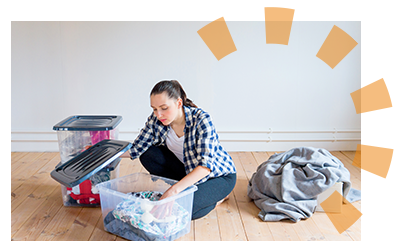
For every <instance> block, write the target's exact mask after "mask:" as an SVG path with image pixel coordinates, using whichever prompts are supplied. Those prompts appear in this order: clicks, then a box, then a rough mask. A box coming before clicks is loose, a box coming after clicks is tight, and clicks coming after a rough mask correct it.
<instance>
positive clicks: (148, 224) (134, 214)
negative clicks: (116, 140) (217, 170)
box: [96, 173, 197, 241]
mask: <svg viewBox="0 0 400 250" xmlns="http://www.w3.org/2000/svg"><path fill="white" fill-rule="evenodd" d="M175 183H176V181H175V180H171V179H167V178H163V177H158V176H154V175H150V174H146V173H136V174H131V175H127V176H124V177H120V178H117V179H114V180H111V181H107V182H103V183H100V184H98V185H96V187H97V188H98V190H99V191H100V199H101V210H102V213H103V222H104V229H105V230H106V231H108V232H110V233H113V234H116V235H118V236H121V237H123V238H126V239H128V240H157V241H159V240H160V241H161V240H164V241H171V240H175V239H177V238H179V237H181V236H183V235H185V234H187V233H189V232H190V225H191V219H192V206H193V193H194V192H195V191H196V190H197V187H196V186H194V185H193V186H190V187H188V188H187V189H185V190H184V191H182V192H181V193H179V194H177V195H175V196H172V197H169V198H166V199H163V200H158V199H152V198H148V197H149V196H151V195H149V194H153V195H154V194H157V193H158V194H159V193H163V192H165V191H166V190H167V189H168V188H169V187H171V186H172V185H173V184H175ZM138 194H141V195H142V197H137V196H138ZM143 194H144V196H147V197H146V198H143Z"/></svg>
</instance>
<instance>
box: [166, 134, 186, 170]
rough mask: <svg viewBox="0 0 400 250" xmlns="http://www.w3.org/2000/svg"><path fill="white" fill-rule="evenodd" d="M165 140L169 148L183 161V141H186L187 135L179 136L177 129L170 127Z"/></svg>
mask: <svg viewBox="0 0 400 250" xmlns="http://www.w3.org/2000/svg"><path fill="white" fill-rule="evenodd" d="M165 142H166V144H167V147H168V149H169V150H171V151H172V152H173V153H174V154H175V155H176V157H178V159H179V160H180V161H181V162H182V163H183V143H184V142H185V136H182V137H178V136H177V135H176V133H175V131H174V130H173V129H172V128H170V129H169V130H168V134H167V139H166V141H165Z"/></svg>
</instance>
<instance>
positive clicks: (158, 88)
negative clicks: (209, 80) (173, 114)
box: [150, 80, 197, 108]
mask: <svg viewBox="0 0 400 250" xmlns="http://www.w3.org/2000/svg"><path fill="white" fill-rule="evenodd" d="M163 92H166V93H167V95H168V97H169V98H173V99H175V100H178V99H179V98H181V99H182V102H183V106H189V107H194V108H197V106H196V105H195V104H194V103H193V102H192V101H191V100H190V99H189V98H187V97H186V93H185V91H184V90H183V88H182V86H181V84H180V83H179V82H178V81H177V80H169V81H168V80H165V81H161V82H159V83H157V84H156V85H155V86H154V87H153V89H152V90H151V93H150V96H152V95H157V94H161V93H163Z"/></svg>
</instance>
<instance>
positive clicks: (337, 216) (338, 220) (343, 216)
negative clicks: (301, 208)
mask: <svg viewBox="0 0 400 250" xmlns="http://www.w3.org/2000/svg"><path fill="white" fill-rule="evenodd" d="M338 199H343V201H344V203H343V204H342V209H341V212H340V213H335V212H333V213H332V212H326V215H327V216H328V217H329V219H330V220H331V222H332V223H333V225H334V226H335V228H336V230H337V231H338V232H339V233H340V234H341V233H343V232H344V231H346V230H347V229H348V228H349V227H351V226H352V225H353V224H354V223H355V222H356V221H357V220H358V219H359V218H360V217H361V215H362V213H361V212H360V211H358V209H357V208H355V207H354V206H353V205H352V204H351V203H350V202H348V201H347V200H346V199H345V198H344V197H343V196H342V195H341V194H339V193H338V192H337V191H335V192H334V193H333V194H332V195H331V196H329V197H328V198H327V199H326V200H324V201H323V202H321V204H320V205H321V207H322V208H323V209H324V210H328V208H330V207H332V206H334V205H335V204H336V203H337V200H338Z"/></svg>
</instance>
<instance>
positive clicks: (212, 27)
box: [197, 17, 236, 61]
mask: <svg viewBox="0 0 400 250" xmlns="http://www.w3.org/2000/svg"><path fill="white" fill-rule="evenodd" d="M197 33H198V34H199V35H200V37H201V38H202V39H203V41H204V42H205V44H206V45H207V46H208V48H209V49H210V50H211V52H212V53H213V54H214V56H215V57H216V58H217V60H218V61H219V60H221V59H222V58H224V57H225V56H227V55H229V54H230V53H232V52H235V51H236V46H235V43H234V42H233V39H232V36H231V33H230V32H229V29H228V26H227V25H226V22H225V19H224V18H223V17H221V18H219V19H217V20H215V21H213V22H211V23H209V24H207V25H206V26H204V27H203V28H201V29H199V30H198V31H197Z"/></svg>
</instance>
